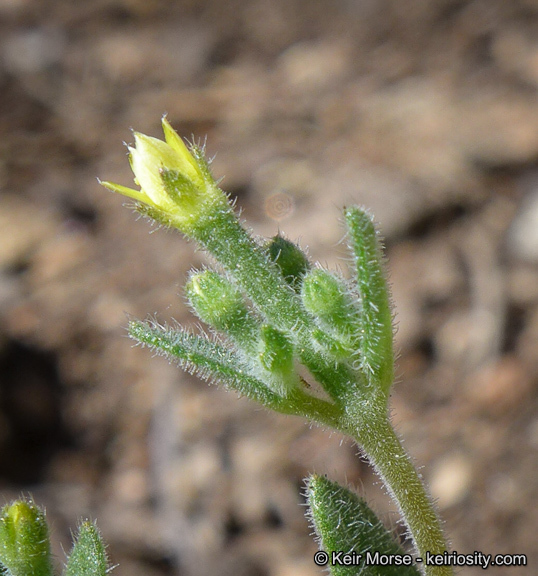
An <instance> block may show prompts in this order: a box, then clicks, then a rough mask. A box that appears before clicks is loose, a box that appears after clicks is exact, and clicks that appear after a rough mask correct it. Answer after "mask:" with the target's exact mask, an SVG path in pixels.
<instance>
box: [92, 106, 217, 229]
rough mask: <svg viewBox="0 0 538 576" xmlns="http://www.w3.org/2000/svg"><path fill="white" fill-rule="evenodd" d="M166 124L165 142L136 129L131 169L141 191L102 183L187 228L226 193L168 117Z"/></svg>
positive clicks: (171, 221) (179, 226)
mask: <svg viewBox="0 0 538 576" xmlns="http://www.w3.org/2000/svg"><path fill="white" fill-rule="evenodd" d="M162 126H163V132H164V138H165V140H164V141H163V140H159V139H158V138H153V137H151V136H146V135H144V134H140V133H139V132H135V133H134V138H135V146H134V147H131V146H129V159H130V163H131V168H132V170H133V172H134V175H135V183H136V184H137V185H138V186H140V190H136V189H134V188H128V187H126V186H122V185H120V184H114V183H112V182H101V184H102V185H103V186H104V187H105V188H108V189H109V190H112V191H113V192H118V193H119V194H123V195H124V196H128V197H129V198H133V199H134V200H137V201H139V202H142V203H144V204H147V205H148V206H149V207H151V208H153V209H155V210H156V214H158V215H160V216H161V217H162V219H163V220H166V221H167V222H170V223H171V224H173V225H176V226H177V227H178V228H180V229H183V228H185V226H187V227H189V225H190V224H192V223H193V220H194V219H195V218H197V217H199V215H200V212H201V209H202V208H203V207H204V206H205V205H207V203H208V201H210V200H213V201H214V200H216V199H219V200H220V199H222V197H224V194H223V193H222V192H221V191H220V190H219V189H218V188H217V186H216V185H215V183H214V181H213V179H212V178H210V176H209V172H208V170H207V167H206V166H203V167H202V166H201V162H199V161H198V160H197V159H196V158H194V156H193V155H192V154H191V153H190V151H189V150H188V148H187V146H185V144H184V142H183V140H182V139H181V138H180V137H179V136H178V134H177V132H175V130H174V129H173V128H172V126H171V125H170V124H169V122H168V121H167V120H166V118H165V117H163V120H162Z"/></svg>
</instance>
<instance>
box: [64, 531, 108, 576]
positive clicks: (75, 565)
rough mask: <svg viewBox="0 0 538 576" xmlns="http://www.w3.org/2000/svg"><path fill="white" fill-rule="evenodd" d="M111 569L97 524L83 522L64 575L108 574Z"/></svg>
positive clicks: (88, 575)
mask: <svg viewBox="0 0 538 576" xmlns="http://www.w3.org/2000/svg"><path fill="white" fill-rule="evenodd" d="M109 571H110V568H109V564H108V558H107V554H106V548H105V545H104V543H103V540H102V538H101V534H100V533H99V530H98V529H97V526H96V525H95V524H94V523H93V522H89V521H85V522H82V524H81V525H80V526H79V529H78V534H77V536H76V539H75V543H74V544H73V548H72V550H71V554H70V555H69V559H68V561H67V565H66V567H65V570H64V573H63V576H106V574H107V573H108V572H109Z"/></svg>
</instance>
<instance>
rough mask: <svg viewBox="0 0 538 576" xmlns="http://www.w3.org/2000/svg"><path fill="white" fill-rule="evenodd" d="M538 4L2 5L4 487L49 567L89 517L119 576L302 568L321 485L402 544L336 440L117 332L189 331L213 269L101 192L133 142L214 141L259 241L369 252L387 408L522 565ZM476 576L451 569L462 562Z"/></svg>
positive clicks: (526, 531) (500, 546)
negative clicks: (155, 326) (365, 239)
mask: <svg viewBox="0 0 538 576" xmlns="http://www.w3.org/2000/svg"><path fill="white" fill-rule="evenodd" d="M537 89H538V2H536V1H535V0H512V1H506V0H465V1H462V0H408V1H406V2H402V1H399V0H314V1H312V0H230V1H228V2H222V1H221V0H202V1H200V0H183V1H177V2H173V1H164V0H97V1H94V2H87V1H71V2H62V1H61V0H49V1H44V0H41V1H39V0H34V1H32V0H0V134H1V138H0V193H1V196H0V322H1V323H0V385H1V388H0V490H1V492H2V501H9V499H11V498H14V497H16V496H18V495H19V494H20V493H21V492H23V493H31V494H32V495H33V496H34V498H35V499H36V500H37V501H38V502H39V503H41V504H44V505H46V506H47V511H48V516H49V518H50V520H51V523H52V528H53V540H54V547H55V554H56V555H57V557H58V563H60V562H61V561H63V560H64V558H65V555H64V553H63V552H62V546H63V547H64V548H68V546H69V542H70V537H69V530H70V528H73V527H74V526H75V525H76V522H77V518H80V517H85V516H89V517H92V518H96V519H97V520H98V522H99V526H100V527H101V529H102V532H103V534H104V536H105V538H106V540H107V541H108V543H109V545H110V546H109V552H110V556H111V558H112V561H113V563H118V564H119V567H118V568H116V569H115V571H114V573H115V574H116V575H117V576H123V575H127V574H130V575H132V576H137V575H142V574H143V575H145V576H159V575H166V574H170V575H172V574H174V575H175V574H178V575H185V576H216V575H219V576H226V575H231V574H234V575H235V576H239V575H241V576H292V575H293V576H315V575H317V574H321V573H322V571H321V569H319V568H317V567H316V566H314V564H313V561H312V555H313V553H314V551H315V549H316V546H315V544H314V543H313V542H312V539H311V538H310V535H309V532H310V530H309V528H308V526H307V522H306V521H305V519H304V517H303V512H304V507H303V506H301V504H303V503H304V501H303V497H302V496H301V491H302V480H303V478H304V477H305V476H306V474H307V473H308V472H309V471H317V472H320V473H328V474H329V475H330V476H331V477H332V478H335V479H337V480H340V481H346V480H347V481H348V482H350V483H352V484H353V485H355V486H357V487H358V488H359V490H361V491H362V493H363V494H365V495H366V496H367V497H368V498H369V499H370V500H371V501H373V502H374V507H375V508H376V509H377V510H378V511H379V512H380V513H381V514H382V515H383V517H384V518H385V519H386V521H387V523H388V524H389V525H391V526H393V527H394V528H395V530H399V531H400V532H401V531H402V530H401V528H400V527H398V525H397V516H396V513H395V511H394V509H393V508H391V506H390V504H389V503H388V502H387V499H386V497H385V496H384V494H383V493H382V490H381V489H380V487H379V486H378V485H377V480H376V479H375V477H374V476H373V475H372V474H371V472H370V470H369V468H368V466H367V465H366V464H365V463H364V462H361V460H360V459H359V458H358V457H357V455H356V452H357V449H356V447H354V446H353V445H352V444H351V443H349V442H343V443H342V442H341V438H340V437H338V436H336V435H330V434H328V433H326V432H324V431H322V430H319V429H316V428H313V429H311V428H310V427H308V426H307V425H305V423H303V422H302V421H300V420H299V419H293V418H285V417H280V416H277V415H273V414H269V413H267V412H266V411H265V410H262V409H260V408H259V407H257V406H255V405H254V404H252V403H250V402H248V401H246V400H238V399H236V398H235V396H234V395H233V394H229V393H226V392H225V391H222V390H219V389H217V388H208V387H207V386H206V385H205V384H202V383H199V382H198V381H196V379H194V378H192V377H190V376H188V375H185V374H183V373H181V372H179V371H177V370H176V369H175V368H174V367H172V366H169V365H168V364H167V362H166V361H165V360H163V359H157V358H152V357H151V354H150V353H149V352H148V351H147V350H141V349H138V348H132V343H131V342H130V341H129V340H128V339H127V338H126V333H125V328H124V327H125V324H126V314H127V313H129V314H133V315H134V316H137V317H145V316H146V315H147V314H148V313H151V314H154V313H155V314H157V316H158V317H159V318H160V319H161V320H167V319H170V318H175V319H177V320H178V321H180V322H182V323H185V324H187V325H189V324H193V323H194V320H193V319H192V318H191V316H190V315H189V313H188V312H187V311H186V309H185V306H184V302H183V299H182V297H181V295H180V294H181V291H182V285H183V283H184V280H185V275H186V273H187V271H188V270H189V268H191V267H192V266H200V265H202V263H204V262H205V259H204V256H203V255H202V254H200V253H199V252H195V250H194V248H193V246H192V245H189V244H187V243H186V242H185V241H184V240H183V239H182V238H181V236H180V235H179V234H175V233H172V232H165V231H157V232H155V233H154V234H152V235H150V234H149V232H150V227H149V226H148V224H147V223H146V222H144V221H141V220H137V218H136V216H135V215H134V214H133V213H131V212H130V211H129V210H128V209H126V208H124V207H123V206H122V205H123V199H122V198H120V197H118V196H114V195H113V194H111V193H108V192H106V191H105V190H104V189H102V188H100V187H99V185H98V184H97V181H96V177H97V176H99V177H101V178H106V179H109V180H113V181H117V182H121V183H123V184H126V185H130V184H131V183H132V177H131V174H130V170H129V166H128V163H127V159H126V150H125V148H124V147H123V146H122V141H127V142H129V141H132V136H131V133H130V132H129V128H130V127H133V128H136V129H137V130H140V131H142V132H145V133H148V134H151V135H154V136H160V126H159V123H160V117H161V115H162V114H163V113H164V112H167V113H168V117H169V119H170V121H171V122H172V124H173V125H174V126H175V127H176V128H177V129H178V131H179V132H180V133H181V134H183V135H184V136H186V137H191V135H194V137H195V138H202V139H203V138H205V136H206V135H207V148H208V153H209V155H213V154H215V153H217V152H218V154H217V156H216V158H215V161H214V164H213V167H214V173H215V175H216V176H217V177H222V176H225V179H224V182H223V187H224V188H225V189H226V190H227V191H228V192H230V193H231V194H232V195H233V196H235V197H237V200H238V204H239V205H241V206H242V207H244V216H245V218H246V219H248V222H249V224H250V225H251V226H252V227H253V229H254V231H255V232H256V233H257V234H260V235H264V236H269V235H272V234H274V233H275V232H276V230H277V229H281V230H282V231H284V232H285V233H286V234H287V235H288V236H289V237H290V238H292V239H300V242H301V244H302V246H308V247H309V251H310V254H311V255H312V257H313V258H314V259H317V260H320V261H321V262H323V263H326V264H328V265H329V266H333V267H334V266H343V262H342V260H341V259H342V257H344V256H345V252H344V250H343V247H342V246H341V245H340V244H338V242H339V240H340V239H341V236H342V229H341V226H340V224H339V220H338V218H339V210H340V208H341V207H342V205H344V204H345V203H351V202H353V203H360V204H365V205H366V206H368V207H370V208H371V209H372V210H373V211H374V213H375V215H376V218H377V220H378V221H379V222H380V224H381V227H382V230H383V232H384V234H385V236H386V239H387V247H388V255H389V260H390V274H391V280H392V284H393V292H394V300H395V303H396V307H397V314H398V320H399V331H398V335H397V344H398V348H399V349H400V350H401V357H400V360H399V367H398V371H399V374H400V375H401V376H400V378H399V380H400V381H399V382H398V385H397V386H396V387H395V390H394V394H393V408H394V419H395V421H396V422H397V423H398V424H397V425H398V429H399V430H400V432H401V434H402V435H403V436H404V437H405V439H406V447H407V449H408V450H409V451H410V452H411V453H412V455H413V457H414V458H415V459H416V461H417V462H418V463H419V464H420V465H423V466H424V469H423V474H424V477H425V478H426V480H427V481H428V482H429V483H430V486H431V490H432V492H433V495H434V496H435V497H436V498H437V499H438V503H439V508H440V510H441V513H442V515H443V517H444V519H445V521H446V530H447V533H448V535H449V536H450V539H451V541H452V543H453V547H454V548H455V549H456V550H457V551H459V552H462V553H463V552H465V553H468V552H474V551H475V550H479V551H482V552H484V553H491V554H496V553H526V554H528V555H529V561H530V563H531V565H530V567H529V568H527V569H526V570H522V569H515V568H505V569H490V570H489V571H488V573H491V574H498V575H501V574H510V575H513V576H516V575H518V574H524V573H526V574H530V573H532V572H533V571H535V570H536V568H533V567H532V565H533V563H534V566H536V562H537V561H538V550H537V546H536V534H537V533H538V507H537V506H536V501H537V498H538V466H537V464H538V461H537V450H538V413H537V410H536V408H537V404H538V402H537V394H536V391H537V385H538V99H537ZM478 570H479V569H478V568H476V569H465V570H462V571H461V574H463V575H468V574H469V575H470V574H474V573H477V571H478Z"/></svg>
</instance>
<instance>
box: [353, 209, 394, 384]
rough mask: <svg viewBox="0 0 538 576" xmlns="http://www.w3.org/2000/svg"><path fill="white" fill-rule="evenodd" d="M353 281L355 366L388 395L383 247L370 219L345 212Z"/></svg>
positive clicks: (390, 373) (390, 371)
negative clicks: (357, 303) (357, 298)
mask: <svg viewBox="0 0 538 576" xmlns="http://www.w3.org/2000/svg"><path fill="white" fill-rule="evenodd" d="M344 216H345V220H346V224H347V228H348V237H349V248H350V251H351V253H352V258H353V263H354V272H355V281H356V283H357V289H358V291H359V294H360V297H361V304H362V305H361V311H360V315H359V317H358V324H359V326H358V328H359V330H358V333H359V334H360V341H359V354H358V359H357V360H358V364H359V365H360V367H361V370H362V371H363V372H364V374H365V376H366V377H367V378H368V381H369V382H370V383H372V384H373V385H375V386H377V387H380V388H381V389H382V390H383V391H384V392H385V393H386V394H388V392H389V390H390V387H391V386H392V383H393V380H394V353H393V332H394V329H393V325H392V320H393V317H392V307H391V302H390V296H389V289H388V286H387V281H386V279H385V272H384V270H383V264H384V263H383V246H382V242H381V239H380V236H379V234H378V232H377V230H376V227H375V225H374V222H373V220H372V218H371V216H370V215H369V214H368V213H367V212H365V211H364V210H361V209H360V208H358V207H356V206H352V207H350V208H346V209H345V210H344Z"/></svg>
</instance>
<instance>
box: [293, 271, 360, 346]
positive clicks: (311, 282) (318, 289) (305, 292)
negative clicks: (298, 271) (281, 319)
mask: <svg viewBox="0 0 538 576" xmlns="http://www.w3.org/2000/svg"><path fill="white" fill-rule="evenodd" d="M301 296H302V298H303V304H304V307H305V308H306V309H307V310H308V311H309V312H310V313H311V314H312V315H314V316H316V317H317V318H318V319H319V320H320V321H321V324H322V325H323V326H324V327H327V328H330V329H332V330H334V331H335V332H336V333H338V334H341V335H348V336H349V335H350V333H351V332H352V331H353V320H354V316H355V310H354V308H353V304H352V303H351V299H350V298H349V295H348V293H347V288H346V286H345V285H344V283H343V282H342V281H341V280H339V279H338V278H337V277H336V276H334V275H333V274H331V273H330V272H327V271H326V270H313V271H312V272H310V273H309V274H307V275H306V276H305V277H304V279H303V286H302V290H301Z"/></svg>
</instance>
